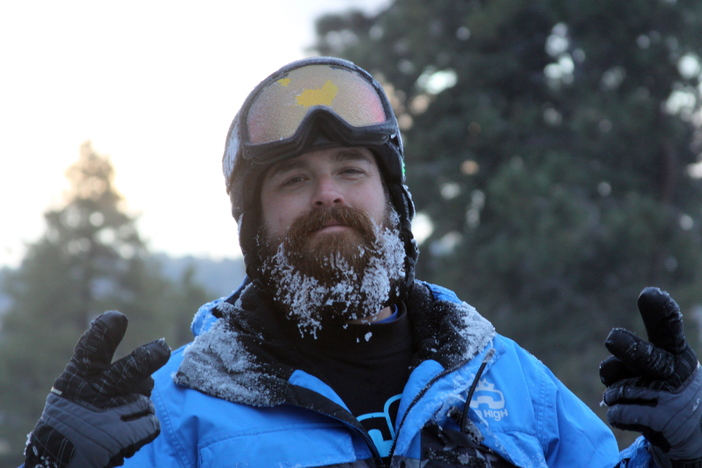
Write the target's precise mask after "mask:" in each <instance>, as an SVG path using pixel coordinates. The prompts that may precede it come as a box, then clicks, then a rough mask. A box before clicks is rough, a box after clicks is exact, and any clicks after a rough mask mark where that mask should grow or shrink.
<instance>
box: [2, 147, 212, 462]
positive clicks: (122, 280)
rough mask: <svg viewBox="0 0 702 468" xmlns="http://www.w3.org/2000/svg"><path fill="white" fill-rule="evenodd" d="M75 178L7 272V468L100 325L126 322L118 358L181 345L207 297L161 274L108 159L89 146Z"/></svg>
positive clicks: (4, 427)
mask: <svg viewBox="0 0 702 468" xmlns="http://www.w3.org/2000/svg"><path fill="white" fill-rule="evenodd" d="M66 175H67V176H68V178H69V180H70V182H71V189H70V191H69V192H68V193H67V200H66V205H65V206H64V207H62V208H60V209H55V210H51V211H48V212H47V213H46V214H45V218H46V223H47V228H46V232H45V234H44V236H43V237H42V238H41V239H40V240H39V241H38V242H36V243H35V244H33V245H31V246H29V249H28V252H27V254H26V256H25V258H24V259H23V261H22V264H21V266H20V267H19V268H18V269H17V270H14V271H6V272H5V278H4V280H5V281H4V284H3V286H4V289H5V292H6V294H7V295H8V297H9V298H10V308H9V310H8V311H7V312H6V313H5V315H4V316H3V318H2V328H1V329H0V442H1V443H0V466H19V465H20V464H21V463H22V460H23V458H22V451H23V446H24V441H25V439H26V435H27V434H28V433H29V431H30V430H31V429H32V427H33V426H34V423H35V422H36V420H37V418H38V417H39V416H40V414H41V409H42V408H43V406H44V399H45V398H46V395H47V393H48V391H49V389H50V388H51V384H52V383H53V381H54V379H55V378H56V377H57V376H58V374H59V373H60V372H61V371H62V370H63V367H64V366H65V364H66V363H67V362H68V360H69V359H70V357H71V354H72V352H73V347H74V346H75V343H76V342H77V340H78V338H79V337H80V335H81V334H82V333H83V331H84V330H85V329H86V328H87V326H88V324H89V322H90V321H91V320H92V319H93V318H95V317H96V316H97V315H99V314H100V313H102V312H103V311H105V310H109V309H116V310H119V311H121V312H123V313H125V314H126V315H127V317H128V318H129V320H130V327H129V329H128V330H127V335H126V337H125V340H124V342H123V343H122V345H120V348H119V349H118V352H117V354H118V355H124V354H126V353H128V352H129V351H131V350H132V349H133V348H135V347H136V346H138V345H141V344H143V343H145V342H148V341H151V340H153V339H156V338H160V337H162V336H165V337H166V338H167V340H168V341H169V343H170V344H171V346H178V345H180V344H182V343H183V341H184V337H185V336H187V330H188V328H189V327H188V325H189V323H190V320H191V317H192V314H193V312H194V311H195V310H196V308H197V307H198V306H199V305H200V304H202V303H203V302H204V299H205V297H206V294H205V292H204V290H203V289H202V287H200V286H198V285H196V284H194V283H193V282H192V278H191V277H186V278H185V279H184V281H183V282H182V284H181V285H174V284H172V283H171V282H170V281H168V280H167V279H165V278H164V277H163V276H162V275H161V274H160V272H159V267H158V264H157V263H155V262H154V261H152V260H151V258H150V256H149V254H148V251H147V248H146V246H145V244H144V242H143V241H142V240H141V238H140V236H139V233H138V231H137V228H136V226H135V221H136V218H135V217H133V216H131V215H129V214H127V213H126V211H125V207H124V199H123V197H122V196H121V195H120V194H119V193H118V192H117V190H116V189H115V187H114V168H113V166H112V164H111V162H110V160H109V159H108V158H107V157H105V156H101V155H98V154H97V153H96V152H95V151H94V150H93V148H92V147H91V145H90V143H85V144H83V145H82V147H81V149H80V158H79V160H78V162H77V163H75V164H74V165H73V166H71V167H70V168H69V169H68V171H67V173H66ZM186 311H187V312H186Z"/></svg>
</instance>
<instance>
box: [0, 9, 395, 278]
mask: <svg viewBox="0 0 702 468" xmlns="http://www.w3.org/2000/svg"><path fill="white" fill-rule="evenodd" d="M388 3H389V0H288V1H285V0H259V1H240V0H227V1H224V0H221V1H210V0H200V1H198V2H184V1H177V0H170V1H163V0H138V1H135V0H123V1H121V2H104V1H95V0H86V1H79V0H62V1H60V2H57V1H54V0H39V1H33V0H23V1H15V2H3V3H2V4H1V5H0V226H2V227H1V228H0V267H3V266H10V267H16V266H17V265H18V264H19V263H20V261H21V259H22V257H23V255H24V253H25V249H26V245H27V244H28V243H32V242H35V241H36V240H37V239H38V238H39V237H40V236H41V235H42V234H43V232H44V228H45V223H44V218H43V213H44V212H45V211H46V210H47V209H50V208H56V207H59V206H60V204H61V202H62V201H63V192H64V191H65V190H66V189H67V188H68V181H67V179H66V178H65V176H64V173H65V171H66V169H67V168H68V167H69V166H70V165H71V164H73V163H74V162H75V161H77V159H78V153H79V148H80V145H81V144H82V143H83V142H85V141H87V140H90V141H91V142H92V145H93V148H94V149H95V150H96V151H97V152H98V153H99V154H102V155H108V156H109V157H110V159H111V161H112V164H113V165H114V167H115V171H116V177H115V185H116V188H117V190H118V191H119V192H120V193H121V194H122V195H123V196H124V197H125V198H126V201H127V207H128V212H129V213H130V214H133V215H138V217H139V218H138V219H139V221H138V227H139V231H140V233H141V234H142V237H143V238H144V239H145V240H146V242H147V245H148V246H149V248H150V249H151V250H152V251H153V252H165V253H168V254H170V255H173V256H185V255H196V256H206V257H210V258H215V259H216V258H234V257H237V256H240V255H241V254H240V252H239V247H238V241H237V228H236V223H235V222H234V220H233V219H232V217H231V215H230V214H229V213H230V211H229V199H228V197H227V195H226V192H225V190H224V182H223V177H222V172H221V157H222V152H223V148H224V140H225V137H226V133H227V130H228V128H229V124H230V123H231V120H232V118H233V117H234V114H236V111H237V110H238V108H239V106H240V105H241V103H242V102H243V100H244V99H245V97H246V95H247V94H248V92H249V91H250V90H251V89H253V87H254V86H256V84H257V83H258V82H259V81H261V80H262V79H263V78H265V77H266V76H268V75H269V74H270V73H272V72H273V71H275V70H277V69H278V68H279V67H280V66H282V65H284V64H286V63H288V62H290V61H293V60H296V59H299V58H303V57H306V56H309V55H311V52H310V51H309V48H310V47H311V45H312V44H313V43H314V19H315V18H317V17H318V16H320V15H321V14H324V13H329V12H342V11H346V10H348V9H349V8H350V7H351V6H353V7H356V8H362V9H364V10H366V11H370V12H376V11H378V10H379V9H381V8H383V7H384V6H386V5H387V4H388Z"/></svg>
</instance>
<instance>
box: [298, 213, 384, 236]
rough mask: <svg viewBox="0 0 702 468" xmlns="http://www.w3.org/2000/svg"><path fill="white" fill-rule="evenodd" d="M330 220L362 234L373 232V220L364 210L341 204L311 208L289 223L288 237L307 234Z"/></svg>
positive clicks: (320, 227)
mask: <svg viewBox="0 0 702 468" xmlns="http://www.w3.org/2000/svg"><path fill="white" fill-rule="evenodd" d="M331 222H335V223H337V224H340V225H343V226H348V227H351V228H353V229H355V230H357V231H358V232H359V233H360V234H361V235H362V236H370V235H372V234H373V221H372V219H371V217H370V216H369V215H368V214H367V213H366V212H364V211H361V210H358V209H356V208H352V207H349V206H343V205H342V206H333V207H331V208H320V209H316V210H312V211H310V212H309V213H307V214H305V215H302V216H300V217H299V218H297V219H296V220H295V221H293V223H292V224H291V225H290V228H289V230H288V237H290V238H300V237H304V236H307V235H309V234H311V233H313V232H315V231H318V230H320V229H322V228H324V227H326V226H328V225H329V224H330V223H331Z"/></svg>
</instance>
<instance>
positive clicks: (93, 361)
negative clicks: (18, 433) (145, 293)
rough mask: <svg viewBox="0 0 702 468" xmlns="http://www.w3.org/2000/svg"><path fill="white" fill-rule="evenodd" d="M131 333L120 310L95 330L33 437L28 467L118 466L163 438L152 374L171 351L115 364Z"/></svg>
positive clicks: (160, 344)
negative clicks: (118, 350)
mask: <svg viewBox="0 0 702 468" xmlns="http://www.w3.org/2000/svg"><path fill="white" fill-rule="evenodd" d="M126 330H127V317H126V316H124V315H123V314H121V313H119V312H116V311H110V312H105V313H104V314H102V315H100V316H99V317H98V318H96V319H95V320H94V321H93V322H92V323H91V324H90V328H89V329H88V330H87V331H86V332H85V333H84V334H83V336H82V337H81V338H80V340H79V341H78V344H77V345H76V348H75V351H74V353H73V357H72V358H71V360H70V361H69V363H68V365H67V366H66V369H65V370H64V371H63V373H62V374H61V375H60V376H59V377H58V379H56V381H55V382H54V386H53V387H52V389H51V392H50V393H49V396H48V397H47V399H46V406H45V407H44V412H43V414H42V415H41V418H40V419H39V421H38V422H37V424H36V426H35V427H34V430H33V431H32V432H31V433H30V434H29V437H28V440H27V446H26V447H25V468H35V467H39V466H42V467H45V466H51V467H56V468H79V467H80V468H83V467H90V468H110V467H113V466H119V465H122V464H123V463H124V458H125V457H130V456H132V455H134V453H135V452H136V451H137V450H139V449H140V448H141V447H143V446H144V445H145V444H148V443H149V442H151V441H152V440H154V439H155V438H156V437H157V436H158V434H159V433H160V431H161V429H160V424H159V422H158V419H157V418H156V416H155V414H154V406H153V403H152V402H151V399H150V398H149V397H150V396H151V390H152V389H153V385H154V381H153V379H152V378H151V374H152V373H153V372H155V371H156V370H158V369H159V368H160V367H161V366H163V365H164V364H165V363H166V362H167V361H168V358H169V357H170V354H171V350H170V348H169V347H168V345H167V344H166V342H165V341H164V340H163V339H161V340H156V341H153V342H151V343H148V344H145V345H143V346H141V347H139V348H137V349H135V350H134V351H132V352H131V354H129V355H128V356H125V357H124V358H122V359H120V360H118V361H116V362H115V363H114V364H112V356H113V354H114V352H115V349H116V348H117V345H118V344H119V343H120V341H122V338H123V337H124V333H125V332H126Z"/></svg>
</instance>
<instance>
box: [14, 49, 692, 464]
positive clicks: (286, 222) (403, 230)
mask: <svg viewBox="0 0 702 468" xmlns="http://www.w3.org/2000/svg"><path fill="white" fill-rule="evenodd" d="M223 169H224V176H225V182H226V187H227V191H228V193H229V196H230V199H231V202H232V212H233V215H234V217H235V218H236V220H237V223H238V226H239V242H240V245H241V249H242V252H243V254H244V259H245V263H246V267H247V279H246V280H245V282H244V284H243V285H242V286H241V287H240V288H239V289H238V290H237V291H236V292H235V293H234V294H233V295H232V296H231V297H228V298H225V299H220V300H216V301H213V302H211V303H208V304H206V305H204V306H203V307H202V308H201V309H200V310H199V311H198V312H197V314H196V316H195V319H194V321H193V325H192V329H193V332H194V334H195V339H194V341H193V342H192V343H191V344H189V345H187V346H185V347H183V348H181V349H179V350H176V351H175V352H173V354H172V355H170V357H169V351H168V348H167V347H166V346H165V344H164V343H162V342H154V343H150V344H148V345H145V346H144V347H142V348H139V349H138V350H136V351H135V352H134V353H133V354H132V355H130V356H128V357H127V358H125V359H124V360H120V361H118V362H116V363H114V364H111V363H110V361H111V357H112V353H113V352H114V349H115V347H116V345H117V343H119V341H120V339H121V337H122V335H123V334H124V332H125V328H126V319H125V318H124V316H122V315H120V314H118V313H116V312H111V313H106V314H104V315H103V316H101V317H99V318H98V319H96V321H95V322H94V323H93V325H92V326H91V328H90V329H89V330H88V331H87V332H86V334H84V336H83V337H82V338H81V340H80V341H79V343H78V345H77V347H76V353H75V356H74V358H73V359H72V360H71V362H70V363H69V364H68V366H67V368H66V371H65V372H64V373H63V374H62V375H61V376H60V377H59V378H58V379H57V381H56V383H55V385H54V388H53V389H52V392H51V393H50V395H49V397H48V399H47V405H46V407H45V411H44V414H43V415H42V418H41V419H40V420H39V422H38V423H37V426H36V427H35V429H34V431H33V432H32V434H30V437H29V439H28V445H27V449H26V466H28V467H32V468H35V467H39V466H62V467H69V468H74V467H79V466H80V467H83V466H90V467H96V468H97V467H99V468H103V467H107V466H116V465H118V464H121V463H122V462H124V463H125V465H126V466H129V467H196V466H197V467H220V466H221V467H225V466H226V467H231V466H236V467H250V466H261V467H273V466H275V467H282V466H285V467H384V466H393V467H401V466H403V467H420V466H421V467H458V466H471V467H494V468H498V467H546V466H547V467H569V468H570V467H588V468H592V467H602V468H605V467H606V468H612V467H615V466H617V467H628V468H638V467H653V466H659V467H682V466H684V467H700V466H702V431H701V430H700V417H701V415H702V409H701V408H702V405H700V404H699V402H700V401H702V377H701V376H700V371H699V369H698V363H697V358H696V356H695V353H694V352H693V351H692V349H691V348H690V347H689V345H688V344H687V342H686V340H685V337H684V333H683V329H682V316H681V313H680V311H679V308H678V307H677V304H675V302H674V301H673V300H672V299H671V298H670V297H669V296H668V295H667V294H666V293H664V292H661V291H659V290H658V289H655V288H648V289H645V290H644V292H643V293H642V294H641V296H640V298H639V309H640V311H641V314H642V317H643V319H644V323H645V325H646V328H647V331H648V332H649V339H650V342H645V341H643V340H642V339H640V338H638V337H636V336H634V335H633V334H631V333H630V332H627V331H626V330H621V329H615V330H614V331H613V332H612V333H611V334H610V336H609V337H608V339H607V346H608V348H609V349H610V350H611V351H612V353H613V354H614V356H613V357H612V358H610V359H608V360H607V361H605V362H604V363H603V364H602V367H601V377H602V380H603V382H604V383H605V385H606V386H607V390H606V391H605V395H604V402H605V403H606V404H607V405H609V406H610V409H609V412H608V419H609V421H610V423H611V424H612V425H614V426H616V427H620V428H624V429H631V430H636V431H639V432H641V433H642V434H643V436H644V437H641V438H639V439H638V440H637V441H636V442H635V443H634V444H633V445H632V446H631V447H630V448H628V449H627V450H625V451H623V452H621V453H619V451H618V448H617V444H616V441H615V439H614V436H613V435H612V433H611V431H610V430H609V429H608V428H607V426H606V425H604V424H603V423H602V422H601V421H600V420H599V419H598V418H597V417H596V416H595V415H594V413H592V411H590V410H589V409H588V408H587V407H586V406H585V405H584V404H583V403H582V402H581V401H580V400H578V398H577V397H575V395H573V394H572V393H571V392H570V391H569V390H568V389H567V388H565V387H564V386H563V385H562V384H561V383H560V381H558V379H557V378H556V377H555V376H554V375H553V374H552V373H551V372H550V371H549V370H548V369H547V368H546V367H545V366H544V365H543V364H541V363H540V362H539V361H538V360H536V359H535V358H534V357H532V356H531V355H530V354H529V353H527V352H526V351H524V350H523V349H522V348H520V347H519V346H518V345H517V344H516V343H514V342H513V341H511V340H509V339H507V338H505V337H503V336H500V335H499V334H497V333H496V332H495V330H494V328H493V326H492V325H491V324H490V323H489V322H488V321H487V320H486V319H484V318H483V317H482V316H480V315H479V314H478V312H477V311H475V309H473V308H472V307H471V306H469V305H468V304H466V303H465V302H462V301H460V300H459V299H458V298H457V297H456V296H455V294H453V293H452V292H451V291H448V290H446V289H444V288H441V287H440V286H436V285H431V284H427V283H425V282H422V281H419V280H416V279H415V277H414V266H415V262H416V260H417V256H418V251H417V246H416V243H415V242H414V240H413V238H412V232H411V224H410V223H411V219H412V217H413V215H414V206H413V204H412V200H411V197H410V194H409V191H408V189H407V187H406V186H405V185H404V163H403V148H402V142H401V138H400V131H399V128H398V126H397V120H396V118H395V116H394V114H393V112H392V109H391V107H390V103H389V101H388V99H387V96H386V95H385V93H384V92H383V90H382V88H381V86H380V85H379V84H378V83H377V82H376V81H375V80H374V79H373V78H372V77H371V76H370V75H369V74H368V73H367V72H365V71H364V70H362V69H360V68H358V67H357V66H355V65H354V64H352V63H350V62H347V61H344V60H340V59H335V58H313V59H306V60H302V61H298V62H294V63H292V64H289V65H287V66H285V67H283V68H282V69H280V70H278V71H277V72H276V73H274V74H272V75H271V76H270V77H268V78H267V79H266V80H264V81H263V82H261V84H259V85H258V86H257V87H256V88H255V89H254V90H253V91H252V93H251V94H250V95H249V97H248V98H247V100H246V101H245V103H244V105H243V106H242V108H241V110H240V111H239V112H238V114H237V116H236V117H235V119H234V121H233V123H232V126H231V128H230V131H229V135H228V136H227V143H226V147H225V154H224V159H223ZM166 361H167V362H166ZM164 363H165V365H164ZM162 365H163V368H161V369H160V370H158V371H157V372H156V373H155V374H154V380H153V381H152V380H151V377H150V375H151V373H152V372H154V371H155V370H156V369H158V368H159V367H161V366H162ZM154 381H155V385H154ZM159 434H160V435H159ZM139 449H140V450H139ZM137 450H139V451H138V452H137ZM135 452H136V454H135ZM125 457H131V458H128V459H127V460H124V458H125Z"/></svg>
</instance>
